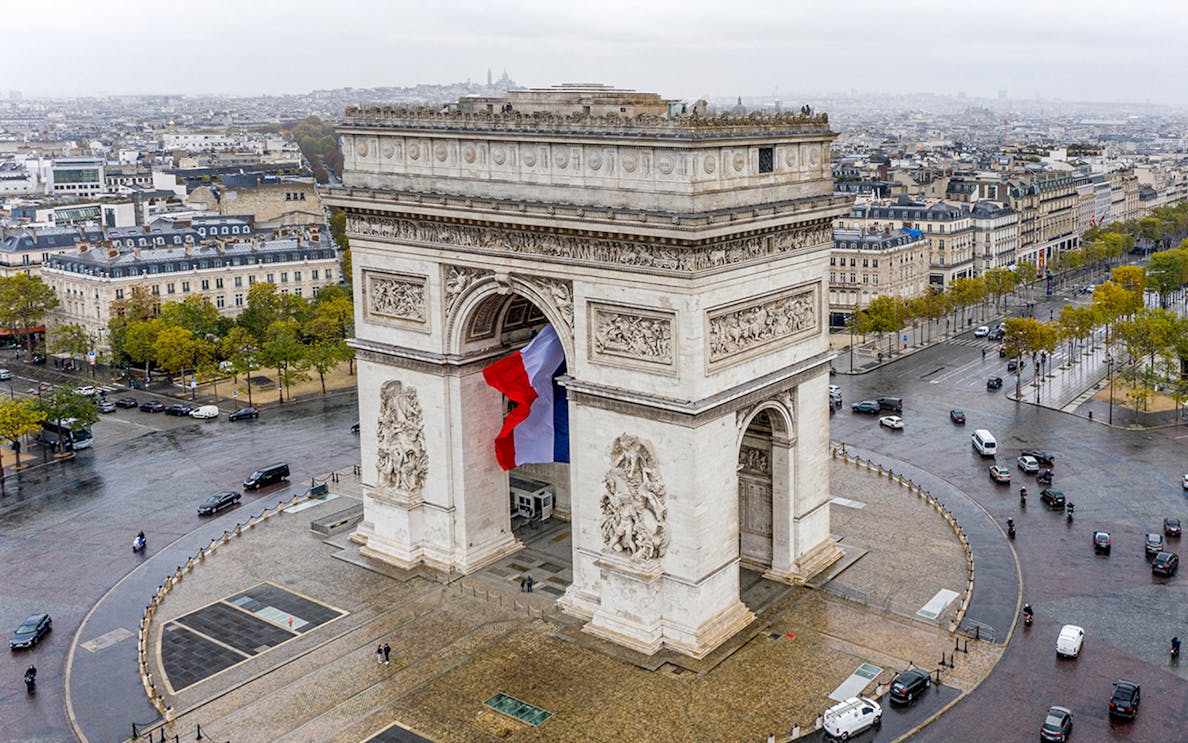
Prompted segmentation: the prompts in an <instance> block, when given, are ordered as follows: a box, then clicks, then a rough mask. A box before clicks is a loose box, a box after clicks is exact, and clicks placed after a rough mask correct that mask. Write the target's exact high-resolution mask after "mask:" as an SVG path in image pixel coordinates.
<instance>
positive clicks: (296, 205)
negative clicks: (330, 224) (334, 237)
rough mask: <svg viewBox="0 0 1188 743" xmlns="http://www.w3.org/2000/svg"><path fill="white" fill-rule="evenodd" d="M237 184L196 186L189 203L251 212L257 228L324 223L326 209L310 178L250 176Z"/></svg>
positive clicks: (228, 211) (234, 212)
mask: <svg viewBox="0 0 1188 743" xmlns="http://www.w3.org/2000/svg"><path fill="white" fill-rule="evenodd" d="M247 181H248V182H247V183H244V184H242V185H240V186H239V187H235V188H227V187H222V186H213V185H212V186H203V187H199V188H196V189H194V190H193V191H192V192H191V193H190V194H189V195H188V196H187V197H186V203H187V204H189V205H191V206H201V207H202V208H204V209H207V210H209V211H212V212H216V213H218V214H223V215H250V216H251V217H252V219H253V221H254V223H255V225H256V227H257V229H261V230H268V229H274V228H277V227H282V226H286V225H306V224H322V223H324V222H325V221H326V213H325V211H324V209H323V207H322V199H321V197H320V196H319V195H318V190H317V188H315V187H314V184H313V183H311V182H308V181H289V180H282V181H280V182H277V183H264V182H262V181H261V180H260V179H257V178H252V179H247Z"/></svg>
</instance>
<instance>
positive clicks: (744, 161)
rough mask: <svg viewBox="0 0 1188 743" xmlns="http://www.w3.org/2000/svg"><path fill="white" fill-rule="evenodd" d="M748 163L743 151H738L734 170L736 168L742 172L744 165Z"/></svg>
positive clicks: (735, 156) (735, 155)
mask: <svg viewBox="0 0 1188 743" xmlns="http://www.w3.org/2000/svg"><path fill="white" fill-rule="evenodd" d="M746 164H747V159H746V158H745V157H743V156H742V153H741V152H736V153H735V154H734V170H735V171H736V172H740V173H741V172H742V169H743V166H744V165H746Z"/></svg>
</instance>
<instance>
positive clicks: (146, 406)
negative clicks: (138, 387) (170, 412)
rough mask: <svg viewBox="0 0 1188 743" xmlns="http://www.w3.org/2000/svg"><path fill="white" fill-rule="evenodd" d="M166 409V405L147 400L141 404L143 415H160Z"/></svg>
mask: <svg viewBox="0 0 1188 743" xmlns="http://www.w3.org/2000/svg"><path fill="white" fill-rule="evenodd" d="M164 409H165V403H162V402H157V401H156V400H147V401H145V402H142V403H140V410H141V412H143V413H160V412H161V411H162V410H164Z"/></svg>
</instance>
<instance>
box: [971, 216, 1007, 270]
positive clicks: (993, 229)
mask: <svg viewBox="0 0 1188 743" xmlns="http://www.w3.org/2000/svg"><path fill="white" fill-rule="evenodd" d="M969 215H970V217H971V218H972V219H973V227H974V256H975V264H976V265H977V270H978V274H979V275H981V274H983V273H985V272H986V271H988V270H990V269H991V268H1009V267H1010V266H1012V265H1014V263H1015V259H1016V255H1017V253H1018V250H1019V213H1018V212H1016V211H1015V210H1014V209H1012V208H1010V207H1009V206H1003V205H1002V204H998V203H995V202H993V201H985V200H982V201H977V202H975V203H974V205H973V206H972V207H970V210H969Z"/></svg>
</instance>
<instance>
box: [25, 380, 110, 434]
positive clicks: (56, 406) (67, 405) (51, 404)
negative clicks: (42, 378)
mask: <svg viewBox="0 0 1188 743" xmlns="http://www.w3.org/2000/svg"><path fill="white" fill-rule="evenodd" d="M36 408H37V410H38V411H39V412H40V413H41V414H42V415H43V416H44V417H43V418H42V420H48V421H53V422H54V424H56V425H58V426H61V425H62V421H64V420H74V421H75V423H76V425H79V426H93V425H95V423H97V422H98V420H99V408H98V407H97V406H96V405H95V399H94V398H93V397H91V396H90V395H81V394H79V393H78V392H75V391H74V388H73V387H71V386H70V385H62V386H60V387H55V388H54V389H52V390H50V391H49V393H47V394H45V395H42V396H41V398H40V399H39V400H38V401H37V404H36Z"/></svg>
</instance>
